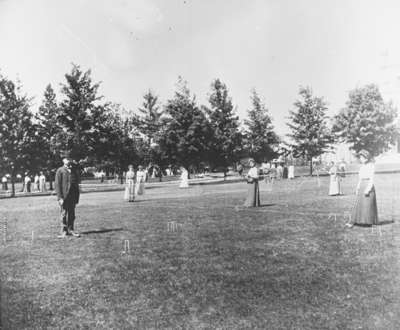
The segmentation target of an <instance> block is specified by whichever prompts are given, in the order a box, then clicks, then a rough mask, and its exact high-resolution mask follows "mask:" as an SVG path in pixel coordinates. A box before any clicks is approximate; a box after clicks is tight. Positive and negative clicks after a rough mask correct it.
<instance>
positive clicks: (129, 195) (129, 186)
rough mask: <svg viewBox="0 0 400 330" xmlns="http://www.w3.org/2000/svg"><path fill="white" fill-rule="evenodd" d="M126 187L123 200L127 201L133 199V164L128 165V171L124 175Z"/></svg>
mask: <svg viewBox="0 0 400 330" xmlns="http://www.w3.org/2000/svg"><path fill="white" fill-rule="evenodd" d="M125 178H126V180H125V182H126V187H125V195H124V200H126V201H128V202H133V201H135V171H134V170H133V165H129V166H128V172H126V176H125Z"/></svg>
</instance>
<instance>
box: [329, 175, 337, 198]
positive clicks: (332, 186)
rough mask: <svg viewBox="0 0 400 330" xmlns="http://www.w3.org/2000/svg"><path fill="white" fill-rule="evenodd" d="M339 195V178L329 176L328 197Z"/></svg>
mask: <svg viewBox="0 0 400 330" xmlns="http://www.w3.org/2000/svg"><path fill="white" fill-rule="evenodd" d="M335 195H340V178H339V177H338V176H337V175H331V181H330V184H329V196H335Z"/></svg>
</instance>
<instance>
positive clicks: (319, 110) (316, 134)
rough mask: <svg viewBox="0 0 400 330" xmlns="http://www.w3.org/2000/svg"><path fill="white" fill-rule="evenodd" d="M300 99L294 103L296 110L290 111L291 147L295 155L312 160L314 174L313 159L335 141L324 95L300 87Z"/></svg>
mask: <svg viewBox="0 0 400 330" xmlns="http://www.w3.org/2000/svg"><path fill="white" fill-rule="evenodd" d="M299 94H300V100H297V101H296V102H295V103H294V106H295V107H296V110H295V111H290V116H289V120H290V122H289V123H287V125H288V126H289V128H290V129H291V131H292V133H291V134H288V136H289V137H290V138H291V139H292V144H291V148H292V150H293V153H294V156H295V157H303V158H304V159H306V160H307V161H309V162H310V174H312V159H313V158H314V157H318V156H320V155H321V154H322V153H324V152H326V151H327V150H329V149H330V144H331V143H332V142H333V139H332V136H331V134H330V130H329V128H328V125H327V118H328V117H327V115H326V111H327V110H328V108H327V106H326V102H325V101H324V99H323V98H322V97H316V96H313V94H312V90H311V88H308V87H306V88H305V87H300V91H299Z"/></svg>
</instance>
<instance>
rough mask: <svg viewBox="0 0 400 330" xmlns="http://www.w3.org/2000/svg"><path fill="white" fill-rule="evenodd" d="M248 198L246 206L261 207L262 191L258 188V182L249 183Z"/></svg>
mask: <svg viewBox="0 0 400 330" xmlns="http://www.w3.org/2000/svg"><path fill="white" fill-rule="evenodd" d="M247 186H248V190H247V198H246V201H245V202H244V206H247V207H257V206H260V205H261V204H260V189H259V187H258V181H257V180H256V181H254V182H253V183H248V184H247Z"/></svg>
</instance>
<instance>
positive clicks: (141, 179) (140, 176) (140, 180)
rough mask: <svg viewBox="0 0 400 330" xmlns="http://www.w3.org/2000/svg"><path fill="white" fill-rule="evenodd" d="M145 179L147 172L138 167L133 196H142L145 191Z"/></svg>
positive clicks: (140, 166)
mask: <svg viewBox="0 0 400 330" xmlns="http://www.w3.org/2000/svg"><path fill="white" fill-rule="evenodd" d="M146 179H147V172H146V171H145V170H144V169H143V166H142V165H139V167H138V171H137V172H136V187H135V194H136V195H144V191H145V186H144V185H145V182H146Z"/></svg>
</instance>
